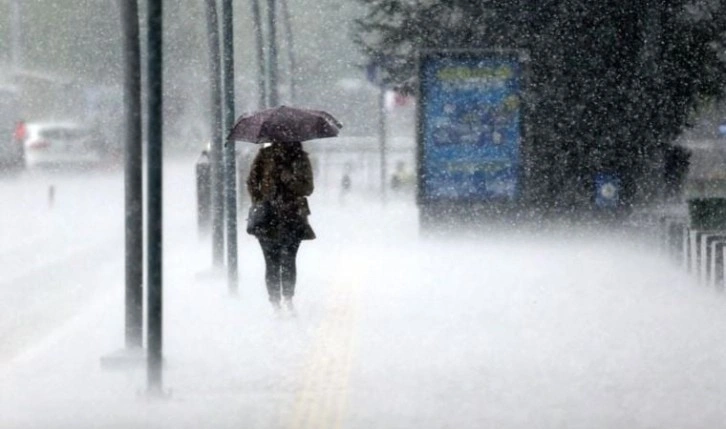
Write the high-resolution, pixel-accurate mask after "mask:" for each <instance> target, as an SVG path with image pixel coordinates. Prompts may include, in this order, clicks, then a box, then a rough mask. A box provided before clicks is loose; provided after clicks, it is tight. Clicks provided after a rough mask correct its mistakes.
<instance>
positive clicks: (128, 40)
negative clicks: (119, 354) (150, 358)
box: [120, 0, 144, 349]
mask: <svg viewBox="0 0 726 429" xmlns="http://www.w3.org/2000/svg"><path fill="white" fill-rule="evenodd" d="M120 7H121V23H122V25H123V30H124V32H123V44H124V65H125V68H124V107H125V118H126V151H125V153H124V168H125V170H124V173H125V174H124V187H125V226H126V228H125V234H126V236H125V237H126V243H125V246H126V247H125V258H126V298H125V299H126V302H125V306H126V320H125V325H126V329H125V332H126V348H127V349H130V348H139V349H140V348H141V347H143V311H144V310H143V307H144V305H143V299H144V298H143V295H144V287H143V284H144V260H143V258H144V249H143V246H144V222H143V216H144V214H143V205H144V204H143V192H144V191H143V167H142V164H143V148H142V146H143V145H142V124H141V55H140V48H139V45H140V43H139V14H138V2H137V1H136V0H128V1H122V2H120Z"/></svg>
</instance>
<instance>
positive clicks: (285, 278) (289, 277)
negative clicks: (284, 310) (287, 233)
mask: <svg viewBox="0 0 726 429" xmlns="http://www.w3.org/2000/svg"><path fill="white" fill-rule="evenodd" d="M299 248H300V240H295V241H293V242H290V243H286V244H285V245H284V246H282V248H281V251H280V268H281V277H282V279H281V280H282V295H283V296H284V297H285V299H288V300H289V299H292V297H293V296H294V295H295V282H296V281H297V266H296V261H295V260H296V259H297V251H298V249H299Z"/></svg>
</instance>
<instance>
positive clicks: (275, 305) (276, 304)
mask: <svg viewBox="0 0 726 429" xmlns="http://www.w3.org/2000/svg"><path fill="white" fill-rule="evenodd" d="M270 304H272V311H273V312H274V313H275V315H280V314H282V305H280V300H270Z"/></svg>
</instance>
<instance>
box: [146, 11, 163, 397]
mask: <svg viewBox="0 0 726 429" xmlns="http://www.w3.org/2000/svg"><path fill="white" fill-rule="evenodd" d="M147 1H148V16H147V19H148V50H149V54H148V121H149V122H148V166H147V167H148V168H147V180H148V183H147V185H148V201H147V206H148V225H147V228H148V230H147V231H148V232H147V239H148V244H147V245H148V270H149V277H148V288H147V289H148V291H147V293H148V297H147V300H148V320H147V323H148V361H147V382H148V390H149V393H151V394H161V389H162V368H161V362H162V142H163V139H162V137H163V135H162V131H163V127H162V125H163V119H164V116H163V106H162V93H163V85H162V83H163V75H162V70H163V64H162V62H163V55H162V45H163V44H162V3H163V1H162V0H147Z"/></svg>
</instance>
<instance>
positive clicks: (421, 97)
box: [415, 48, 532, 220]
mask: <svg viewBox="0 0 726 429" xmlns="http://www.w3.org/2000/svg"><path fill="white" fill-rule="evenodd" d="M443 58H454V59H461V60H476V59H510V60H512V59H513V60H515V61H517V62H518V64H519V66H520V75H519V79H520V81H519V98H520V107H519V108H520V110H519V114H520V119H519V137H520V140H519V162H518V165H517V166H516V177H517V183H518V192H517V196H516V198H514V199H512V200H498V199H476V198H473V199H472V198H451V197H436V196H431V195H427V194H426V190H425V189H424V180H425V175H426V174H427V171H426V166H425V156H426V154H425V149H426V148H425V142H426V136H425V131H426V129H427V123H426V120H427V117H426V114H425V113H424V109H425V108H426V105H427V101H428V100H427V98H426V96H427V94H426V93H425V91H424V88H423V86H424V84H425V83H424V82H423V80H424V79H423V70H424V66H425V64H426V63H427V61H428V60H430V59H443ZM416 73H417V77H418V83H417V85H416V88H415V89H416V97H417V101H418V102H417V104H416V177H417V180H416V183H417V186H416V203H417V205H418V206H419V209H420V212H421V214H422V220H424V219H423V218H425V217H428V218H430V217H434V218H436V217H439V215H440V213H441V212H442V211H443V210H444V208H445V210H446V213H454V212H466V213H467V214H469V215H471V216H474V217H477V216H478V214H481V213H482V212H489V211H492V210H494V211H496V212H497V213H501V212H502V211H512V210H518V209H519V208H521V207H523V206H526V204H527V201H528V200H529V189H530V186H529V183H530V181H531V180H530V179H531V178H530V177H529V176H528V172H529V171H531V169H530V168H529V167H530V163H531V157H530V156H529V154H530V152H531V151H530V147H531V144H532V142H531V140H532V139H531V130H530V113H529V112H530V110H531V105H532V100H531V91H530V86H529V85H530V83H529V82H530V81H529V76H530V55H529V51H527V50H525V49H516V48H512V49H509V48H492V49H423V50H420V51H419V52H418V55H417V60H416ZM437 208H439V210H437Z"/></svg>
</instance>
